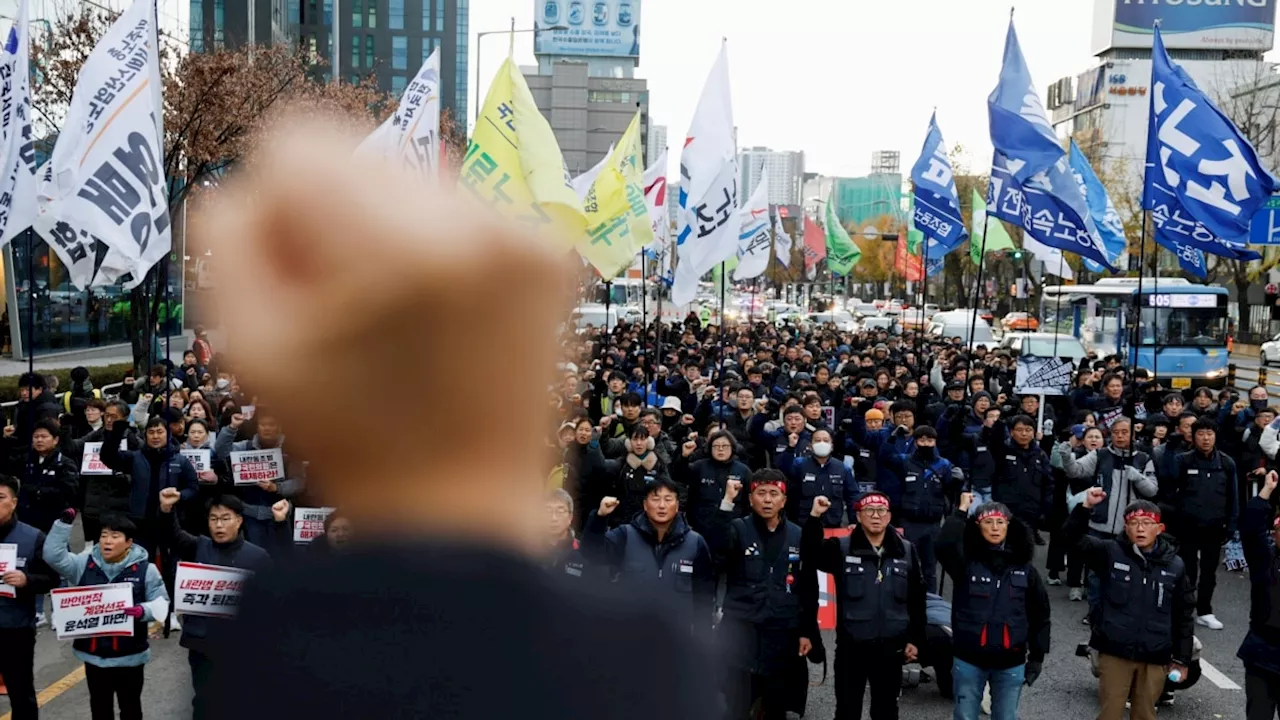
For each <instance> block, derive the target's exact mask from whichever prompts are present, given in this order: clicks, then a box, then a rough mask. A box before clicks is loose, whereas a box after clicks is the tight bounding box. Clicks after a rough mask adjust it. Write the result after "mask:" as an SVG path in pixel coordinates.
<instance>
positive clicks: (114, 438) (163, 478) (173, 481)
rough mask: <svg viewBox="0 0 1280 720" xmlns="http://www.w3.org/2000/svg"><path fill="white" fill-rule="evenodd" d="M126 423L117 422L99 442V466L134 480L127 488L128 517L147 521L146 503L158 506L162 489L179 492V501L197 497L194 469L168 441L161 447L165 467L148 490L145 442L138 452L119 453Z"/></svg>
mask: <svg viewBox="0 0 1280 720" xmlns="http://www.w3.org/2000/svg"><path fill="white" fill-rule="evenodd" d="M127 428H128V424H127V423H122V422H119V423H116V424H115V427H113V428H112V429H111V434H110V435H109V436H108V438H107V440H106V441H105V442H103V443H102V450H101V451H100V452H101V456H100V457H101V459H102V464H103V465H106V466H107V467H109V468H111V469H112V470H115V471H116V472H119V473H124V474H127V475H129V476H130V477H131V478H132V479H133V480H132V484H131V485H130V487H129V515H130V517H135V518H146V517H147V508H148V506H149V504H151V503H154V505H151V507H156V506H157V505H158V504H159V496H160V491H161V490H164V489H165V488H178V490H179V492H181V493H182V501H183V502H187V501H189V500H191V499H192V498H194V497H195V496H196V491H197V488H196V469H195V468H194V467H192V466H191V461H190V460H188V459H186V458H185V457H183V456H182V454H181V453H179V452H178V445H177V444H176V443H174V442H173V441H170V442H169V444H168V445H167V446H165V448H164V461H163V462H164V466H163V467H161V468H160V482H159V484H158V485H157V486H156V487H151V458H150V457H149V455H148V453H147V450H146V448H147V446H146V444H145V440H144V441H143V443H144V444H143V446H142V447H141V448H139V449H137V450H121V449H120V440H121V439H123V438H124V432H125V430H126V429H127Z"/></svg>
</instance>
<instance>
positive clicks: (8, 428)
mask: <svg viewBox="0 0 1280 720" xmlns="http://www.w3.org/2000/svg"><path fill="white" fill-rule="evenodd" d="M16 432H18V428H16V427H14V426H12V425H5V426H4V436H5V437H13V434H14V433H16Z"/></svg>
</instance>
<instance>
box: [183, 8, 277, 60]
mask: <svg viewBox="0 0 1280 720" xmlns="http://www.w3.org/2000/svg"><path fill="white" fill-rule="evenodd" d="M189 2H190V8H189V10H190V14H189V17H190V27H189V32H190V35H189V43H190V48H191V52H210V51H215V50H222V49H224V48H226V49H234V48H238V47H243V46H245V45H255V46H257V45H266V46H270V45H281V44H288V43H289V42H291V37H290V30H291V27H292V25H291V23H290V20H289V12H290V10H291V9H296V8H297V3H298V0H266V1H265V2H256V1H255V2H252V3H250V0H230V1H228V0H189ZM250 7H252V8H253V13H252V15H250V12H249V9H250Z"/></svg>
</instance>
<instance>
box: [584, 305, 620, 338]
mask: <svg viewBox="0 0 1280 720" xmlns="http://www.w3.org/2000/svg"><path fill="white" fill-rule="evenodd" d="M617 325H618V309H617V308H609V310H608V311H607V312H606V311H605V307H604V305H598V304H595V303H587V304H584V305H579V306H578V307H577V308H575V309H574V311H573V326H574V329H575V330H577V332H579V333H581V332H583V331H585V330H586V329H587V328H588V327H593V328H605V327H608V328H609V329H613V328H615V327H617Z"/></svg>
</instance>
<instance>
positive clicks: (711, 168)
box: [671, 45, 741, 305]
mask: <svg viewBox="0 0 1280 720" xmlns="http://www.w3.org/2000/svg"><path fill="white" fill-rule="evenodd" d="M734 138H735V130H734V125H733V97H732V95H731V93H730V92H729V50H728V46H727V45H721V47H720V54H719V55H718V56H717V57H716V62H715V65H713V66H712V67H711V73H710V74H709V75H708V76H707V82H706V85H705V86H704V87H703V89H702V97H701V98H700V99H699V100H698V107H697V109H696V110H695V111H694V114H693V122H692V123H691V124H690V125H689V134H688V135H687V136H685V141H684V148H683V150H682V151H681V153H680V218H679V222H680V234H679V235H678V236H677V237H676V246H677V248H678V250H677V252H678V253H679V258H678V261H677V264H676V276H675V282H674V283H673V285H672V287H671V300H672V302H673V303H675V304H676V305H687V304H689V303H690V302H691V301H692V300H693V298H694V297H695V296H696V295H697V293H698V281H699V280H700V279H702V276H703V275H705V274H707V272H709V271H710V270H711V268H713V267H715V266H716V265H719V264H720V263H722V262H724V261H726V260H728V259H729V258H730V257H734V256H736V255H737V253H738V233H739V231H740V230H741V227H740V226H739V224H738V223H737V222H735V219H736V218H737V216H738V151H737V147H736V145H735V142H734Z"/></svg>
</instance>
